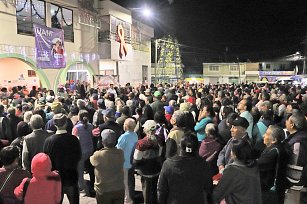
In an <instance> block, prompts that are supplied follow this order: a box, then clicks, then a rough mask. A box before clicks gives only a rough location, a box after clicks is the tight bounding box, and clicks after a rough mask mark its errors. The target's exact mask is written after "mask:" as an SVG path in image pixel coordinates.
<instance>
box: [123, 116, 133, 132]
mask: <svg viewBox="0 0 307 204" xmlns="http://www.w3.org/2000/svg"><path fill="white" fill-rule="evenodd" d="M135 126H136V122H135V120H134V119H133V118H127V119H126V120H125V122H124V131H129V132H133V131H134V128H135Z"/></svg>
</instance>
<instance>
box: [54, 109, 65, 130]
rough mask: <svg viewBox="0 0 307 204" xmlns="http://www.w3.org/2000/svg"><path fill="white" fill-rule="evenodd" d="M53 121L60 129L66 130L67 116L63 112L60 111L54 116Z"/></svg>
mask: <svg viewBox="0 0 307 204" xmlns="http://www.w3.org/2000/svg"><path fill="white" fill-rule="evenodd" d="M53 122H54V125H55V127H56V128H57V129H58V130H65V129H66V126H67V116H66V115H65V114H63V113H58V114H55V115H54V116H53Z"/></svg>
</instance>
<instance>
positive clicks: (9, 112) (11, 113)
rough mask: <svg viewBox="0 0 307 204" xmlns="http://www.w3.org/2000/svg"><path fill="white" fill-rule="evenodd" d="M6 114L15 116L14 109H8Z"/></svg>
mask: <svg viewBox="0 0 307 204" xmlns="http://www.w3.org/2000/svg"><path fill="white" fill-rule="evenodd" d="M7 113H8V114H9V115H10V116H15V114H16V109H15V108H14V107H9V108H8V109H7Z"/></svg>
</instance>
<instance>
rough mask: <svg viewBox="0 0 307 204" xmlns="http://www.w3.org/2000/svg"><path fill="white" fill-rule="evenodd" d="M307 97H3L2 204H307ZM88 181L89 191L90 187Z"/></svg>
mask: <svg viewBox="0 0 307 204" xmlns="http://www.w3.org/2000/svg"><path fill="white" fill-rule="evenodd" d="M306 91H307V88H306V87H301V86H291V85H282V84H274V85H269V84H265V85H262V86H260V85H257V84H255V83H250V84H238V85H236V84H209V85H205V84H189V83H178V84H176V85H171V84H157V85H154V84H151V85H150V86H147V85H139V86H136V87H133V86H131V85H130V84H129V83H128V84H126V85H125V86H122V87H114V86H113V85H112V84H110V86H109V87H107V88H106V89H103V90H99V89H95V88H89V86H84V85H83V84H81V85H80V84H72V85H71V84H69V83H68V84H67V85H65V86H61V87H59V88H58V90H56V91H53V90H47V89H42V88H37V89H36V87H33V88H32V90H31V91H28V90H27V88H26V87H13V88H12V89H7V88H5V87H2V88H1V92H0V102H1V104H0V149H1V151H0V166H2V168H0V203H5V204H13V203H25V204H35V203H39V204H41V203H47V204H48V203H50V204H55V203H62V201H63V196H64V194H66V196H67V198H68V200H69V202H70V203H71V204H78V203H79V202H80V201H79V195H80V192H85V193H86V195H87V196H92V197H96V201H97V203H99V204H100V203H138V202H140V200H139V198H138V197H137V196H136V194H135V175H136V174H138V175H140V177H141V183H142V194H143V197H142V199H143V201H142V202H144V203H146V204H150V203H153V204H154V203H161V204H163V203H174V204H176V203H178V204H179V203H182V204H187V203H193V204H194V203H195V204H197V203H199V204H203V203H227V204H245V203H249V204H253V203H254V204H261V203H263V204H266V203H270V204H274V203H276V204H281V203H301V204H302V203H307V191H306V187H307V178H306V177H307V94H306V93H307V92H306ZM85 172H86V173H88V174H89V177H90V181H89V182H86V181H85V180H84V173H85Z"/></svg>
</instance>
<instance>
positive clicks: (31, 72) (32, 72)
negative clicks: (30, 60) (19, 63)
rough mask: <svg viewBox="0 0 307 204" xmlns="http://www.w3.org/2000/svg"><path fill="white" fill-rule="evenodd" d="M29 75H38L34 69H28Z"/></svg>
mask: <svg viewBox="0 0 307 204" xmlns="http://www.w3.org/2000/svg"><path fill="white" fill-rule="evenodd" d="M28 77H36V73H35V71H34V70H28Z"/></svg>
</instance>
